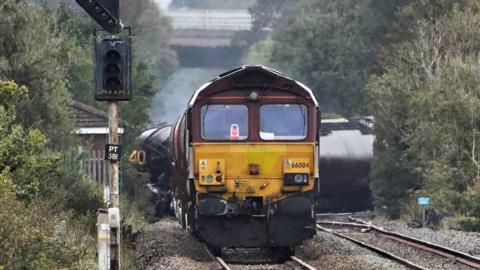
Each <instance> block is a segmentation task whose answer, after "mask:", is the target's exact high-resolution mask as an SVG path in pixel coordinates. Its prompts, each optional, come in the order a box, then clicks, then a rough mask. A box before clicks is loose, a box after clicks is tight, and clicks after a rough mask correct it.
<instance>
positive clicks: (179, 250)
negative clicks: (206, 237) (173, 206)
mask: <svg viewBox="0 0 480 270" xmlns="http://www.w3.org/2000/svg"><path fill="white" fill-rule="evenodd" d="M135 266H136V269H138V270H140V269H142V270H144V269H146V270H154V269H155V270H156V269H167V270H169V269H172V270H177V269H185V270H190V269H191V270H197V269H202V270H203V269H218V265H217V264H216V263H215V262H213V261H212V260H211V259H210V257H208V254H206V252H205V251H204V249H203V247H202V245H201V244H200V243H199V242H198V241H197V240H196V239H195V238H194V237H192V236H190V235H189V234H187V233H186V232H185V231H183V230H182V228H181V227H180V225H179V224H178V223H177V222H176V221H174V220H171V219H164V220H162V221H160V222H157V223H155V224H153V225H152V228H151V229H150V230H148V231H146V232H144V233H143V234H142V235H140V236H139V238H138V240H137V251H136V260H135Z"/></svg>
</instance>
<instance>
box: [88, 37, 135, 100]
mask: <svg viewBox="0 0 480 270" xmlns="http://www.w3.org/2000/svg"><path fill="white" fill-rule="evenodd" d="M95 52H96V53H95V58H96V64H95V82H96V83H95V85H96V92H95V99H97V100H130V98H131V66H132V65H131V55H132V53H131V42H130V39H127V40H124V39H119V38H113V39H103V40H102V41H100V42H99V43H97V44H96V48H95Z"/></svg>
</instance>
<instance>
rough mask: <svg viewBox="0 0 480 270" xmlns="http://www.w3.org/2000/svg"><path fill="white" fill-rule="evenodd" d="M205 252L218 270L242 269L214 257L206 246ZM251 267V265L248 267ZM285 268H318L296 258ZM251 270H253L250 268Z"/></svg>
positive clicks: (293, 257) (294, 269)
mask: <svg viewBox="0 0 480 270" xmlns="http://www.w3.org/2000/svg"><path fill="white" fill-rule="evenodd" d="M203 247H204V249H205V251H206V252H207V254H208V256H209V257H210V258H211V259H212V260H213V261H215V262H216V263H217V265H218V269H223V270H233V269H238V268H241V267H242V265H241V264H235V265H229V264H228V263H227V262H225V261H224V260H223V259H222V258H221V257H219V256H215V255H213V253H212V252H211V251H210V249H208V247H207V246H206V245H204V246H203ZM248 266H251V265H248ZM282 267H283V268H286V269H293V270H316V268H314V267H312V266H311V265H309V264H307V263H306V262H304V261H303V260H301V259H300V258H298V257H296V256H290V258H289V260H287V261H286V262H285V263H284V264H282ZM249 269H251V268H249Z"/></svg>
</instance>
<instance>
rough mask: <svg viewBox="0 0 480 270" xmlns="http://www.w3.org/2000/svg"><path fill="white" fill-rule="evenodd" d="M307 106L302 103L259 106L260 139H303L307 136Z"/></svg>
mask: <svg viewBox="0 0 480 270" xmlns="http://www.w3.org/2000/svg"><path fill="white" fill-rule="evenodd" d="M307 123H308V121H307V107H306V106H305V105H303V104H268V105H262V106H261V107H260V138H261V139H262V140H267V141H268V140H303V139H305V138H306V137H307Z"/></svg>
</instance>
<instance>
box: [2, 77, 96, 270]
mask: <svg viewBox="0 0 480 270" xmlns="http://www.w3.org/2000/svg"><path fill="white" fill-rule="evenodd" d="M26 94H27V88H26V87H19V86H18V85H17V84H15V83H14V82H12V81H0V97H1V98H0V205H2V207H1V208H0V265H2V266H4V267H6V268H7V269H55V268H59V267H75V268H79V269H80V268H82V267H85V266H86V265H87V264H88V263H87V261H90V262H92V261H93V258H94V254H95V253H94V252H95V251H94V250H93V238H92V237H90V235H89V234H88V233H86V231H85V228H88V226H86V222H87V220H88V219H85V218H84V219H77V218H73V216H72V214H73V212H72V213H68V212H65V211H64V210H65V209H68V208H67V207H68V203H67V202H65V199H64V198H65V197H67V194H68V197H70V198H79V196H81V197H83V198H84V200H88V199H89V198H92V196H93V194H95V192H91V193H90V192H89V193H88V194H79V196H76V194H75V190H73V189H69V188H68V187H67V186H65V185H62V184H61V179H68V177H65V175H62V170H61V168H60V166H59V155H58V154H57V153H55V152H53V151H52V150H50V149H48V148H46V147H45V145H46V142H47V140H46V137H45V136H44V135H43V134H42V133H41V132H40V131H39V130H37V129H31V130H30V131H28V132H26V131H25V130H24V129H23V127H22V126H20V125H19V124H16V123H15V116H16V111H15V109H16V108H15V105H16V104H17V103H18V102H19V100H21V99H24V98H25V96H26ZM77 187H80V189H81V188H82V187H83V185H81V184H80V185H78V184H77ZM62 195H63V196H62ZM96 203H97V205H98V201H96ZM80 207H81V206H80ZM77 213H80V211H79V212H77ZM83 213H86V211H83ZM61 220H68V222H67V226H68V235H67V234H65V235H64V236H60V235H58V234H57V235H56V234H55V233H54V231H55V226H56V225H58V224H60V222H61Z"/></svg>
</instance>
